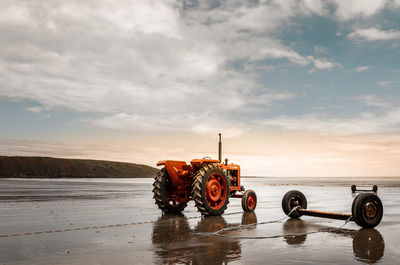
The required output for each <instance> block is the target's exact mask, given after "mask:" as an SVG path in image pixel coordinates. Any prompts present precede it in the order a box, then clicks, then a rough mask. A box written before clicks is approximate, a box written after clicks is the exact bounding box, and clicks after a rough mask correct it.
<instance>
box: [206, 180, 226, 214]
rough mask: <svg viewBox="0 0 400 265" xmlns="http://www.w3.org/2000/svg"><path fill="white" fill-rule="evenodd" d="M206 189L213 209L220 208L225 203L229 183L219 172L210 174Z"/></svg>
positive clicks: (208, 201) (209, 203) (207, 197)
mask: <svg viewBox="0 0 400 265" xmlns="http://www.w3.org/2000/svg"><path fill="white" fill-rule="evenodd" d="M205 191H206V192H205V193H206V200H207V203H208V205H209V206H210V207H211V208H212V209H219V208H221V207H222V206H223V205H224V204H225V201H226V197H227V184H226V181H225V178H224V177H223V176H222V175H220V174H218V173H214V174H212V175H210V177H209V178H208V180H207V182H206V190H205Z"/></svg>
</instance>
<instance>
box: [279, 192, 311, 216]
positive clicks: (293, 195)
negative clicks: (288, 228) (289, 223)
mask: <svg viewBox="0 0 400 265" xmlns="http://www.w3.org/2000/svg"><path fill="white" fill-rule="evenodd" d="M293 202H297V203H298V206H300V207H301V208H303V209H307V199H306V196H304V194H303V193H302V192H300V191H298V190H291V191H288V192H286V194H285V195H284V196H283V198H282V210H283V212H284V213H285V214H289V213H290V211H292V209H293V208H294V207H295V206H296V205H294V203H293ZM300 216H302V214H301V213H300V212H299V211H294V212H292V213H291V214H290V215H289V217H291V218H299V217H300Z"/></svg>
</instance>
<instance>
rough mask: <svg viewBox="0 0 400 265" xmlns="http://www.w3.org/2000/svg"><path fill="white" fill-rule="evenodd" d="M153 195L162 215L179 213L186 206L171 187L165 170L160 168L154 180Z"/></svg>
mask: <svg viewBox="0 0 400 265" xmlns="http://www.w3.org/2000/svg"><path fill="white" fill-rule="evenodd" d="M153 193H154V200H155V201H156V204H157V206H158V208H160V209H161V211H163V212H164V213H180V212H182V211H183V209H185V207H186V206H187V203H186V202H183V201H182V199H181V198H179V196H178V194H177V192H176V189H175V188H174V187H173V186H172V184H171V182H170V180H169V176H168V172H167V171H166V170H165V168H162V169H161V170H160V171H159V172H158V173H157V175H156V176H155V178H154V183H153Z"/></svg>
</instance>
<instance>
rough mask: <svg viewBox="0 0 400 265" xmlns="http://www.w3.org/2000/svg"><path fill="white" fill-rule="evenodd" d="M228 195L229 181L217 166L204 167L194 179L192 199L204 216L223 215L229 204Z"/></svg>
mask: <svg viewBox="0 0 400 265" xmlns="http://www.w3.org/2000/svg"><path fill="white" fill-rule="evenodd" d="M229 194H230V186H229V180H228V178H227V176H226V175H225V173H224V171H223V170H222V169H221V168H220V167H219V166H218V165H214V164H210V165H206V166H204V167H203V168H202V169H200V170H199V172H198V173H197V174H196V176H195V177H194V181H193V189H192V197H193V200H194V203H195V205H196V207H197V209H198V210H199V212H200V213H201V214H202V215H204V216H210V215H214V216H216V215H221V214H223V213H224V211H225V209H226V207H227V205H228V203H229Z"/></svg>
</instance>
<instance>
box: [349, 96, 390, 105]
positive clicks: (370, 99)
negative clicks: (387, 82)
mask: <svg viewBox="0 0 400 265" xmlns="http://www.w3.org/2000/svg"><path fill="white" fill-rule="evenodd" d="M356 99H357V100H360V101H362V102H363V103H364V104H365V105H367V106H373V107H380V108H387V107H390V106H391V104H390V103H388V102H386V101H383V100H381V99H379V98H378V97H377V96H376V95H362V96H357V97H356Z"/></svg>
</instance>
